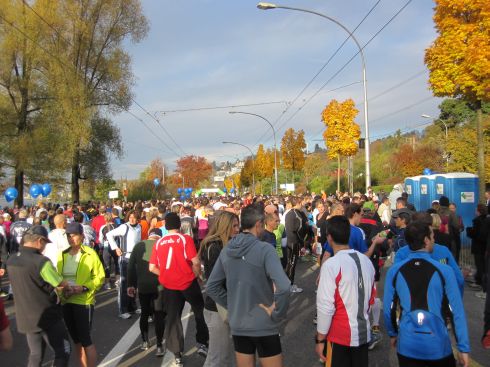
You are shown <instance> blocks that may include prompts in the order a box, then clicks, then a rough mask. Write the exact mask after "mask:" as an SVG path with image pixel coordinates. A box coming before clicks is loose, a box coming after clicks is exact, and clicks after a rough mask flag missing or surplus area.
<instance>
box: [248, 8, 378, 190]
mask: <svg viewBox="0 0 490 367" xmlns="http://www.w3.org/2000/svg"><path fill="white" fill-rule="evenodd" d="M257 8H259V9H261V10H269V9H287V10H296V11H302V12H304V13H311V14H315V15H318V16H320V17H322V18H325V19H328V20H330V21H331V22H334V23H335V24H337V25H338V26H339V27H341V28H342V29H343V30H344V31H346V32H347V33H348V34H349V37H350V38H352V40H353V41H354V42H355V43H356V46H357V47H358V48H359V53H360V54H361V62H362V84H363V87H364V130H365V131H366V137H365V142H366V144H365V147H364V151H365V162H366V191H367V188H368V187H369V186H371V168H370V153H369V150H370V149H369V122H368V101H367V86H366V63H365V61H364V52H363V51H362V47H361V45H360V44H359V42H358V41H357V39H356V37H354V34H352V32H351V31H349V29H348V28H347V27H345V26H344V25H343V24H342V23H340V22H339V21H338V20H336V19H334V18H332V17H329V16H328V15H325V14H322V13H318V12H316V11H313V10H308V9H301V8H292V7H289V6H282V5H276V4H271V3H263V2H260V3H258V4H257Z"/></svg>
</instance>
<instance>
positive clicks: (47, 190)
mask: <svg viewBox="0 0 490 367" xmlns="http://www.w3.org/2000/svg"><path fill="white" fill-rule="evenodd" d="M41 189H42V191H43V192H42V194H43V196H44V197H46V196H48V195H49V194H51V185H50V184H48V183H45V184H43V185H42V186H41Z"/></svg>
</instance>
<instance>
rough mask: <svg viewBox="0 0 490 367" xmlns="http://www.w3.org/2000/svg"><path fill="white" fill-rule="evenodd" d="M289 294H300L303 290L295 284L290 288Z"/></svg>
mask: <svg viewBox="0 0 490 367" xmlns="http://www.w3.org/2000/svg"><path fill="white" fill-rule="evenodd" d="M290 291H291V293H301V292H303V288H299V287H298V286H297V285H296V284H293V285H292V286H291V288H290Z"/></svg>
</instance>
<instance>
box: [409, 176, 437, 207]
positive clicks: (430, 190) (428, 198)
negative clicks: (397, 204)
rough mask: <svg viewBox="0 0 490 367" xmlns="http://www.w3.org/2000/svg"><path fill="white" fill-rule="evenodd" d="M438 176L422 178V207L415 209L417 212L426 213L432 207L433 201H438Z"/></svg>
mask: <svg viewBox="0 0 490 367" xmlns="http://www.w3.org/2000/svg"><path fill="white" fill-rule="evenodd" d="M435 179H436V175H428V176H421V177H420V207H417V206H416V207H415V208H416V209H417V210H420V211H426V210H427V209H429V208H430V207H431V206H432V201H433V200H436V199H438V198H439V197H436V180H435Z"/></svg>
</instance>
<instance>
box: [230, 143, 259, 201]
mask: <svg viewBox="0 0 490 367" xmlns="http://www.w3.org/2000/svg"><path fill="white" fill-rule="evenodd" d="M222 143H223V144H234V145H239V146H241V147H244V148H246V149H248V151H249V152H250V154H252V191H253V195H254V196H255V156H254V153H253V152H252V149H250V148H249V147H247V146H246V145H243V144H240V143H235V142H233V141H223V142H222Z"/></svg>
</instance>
